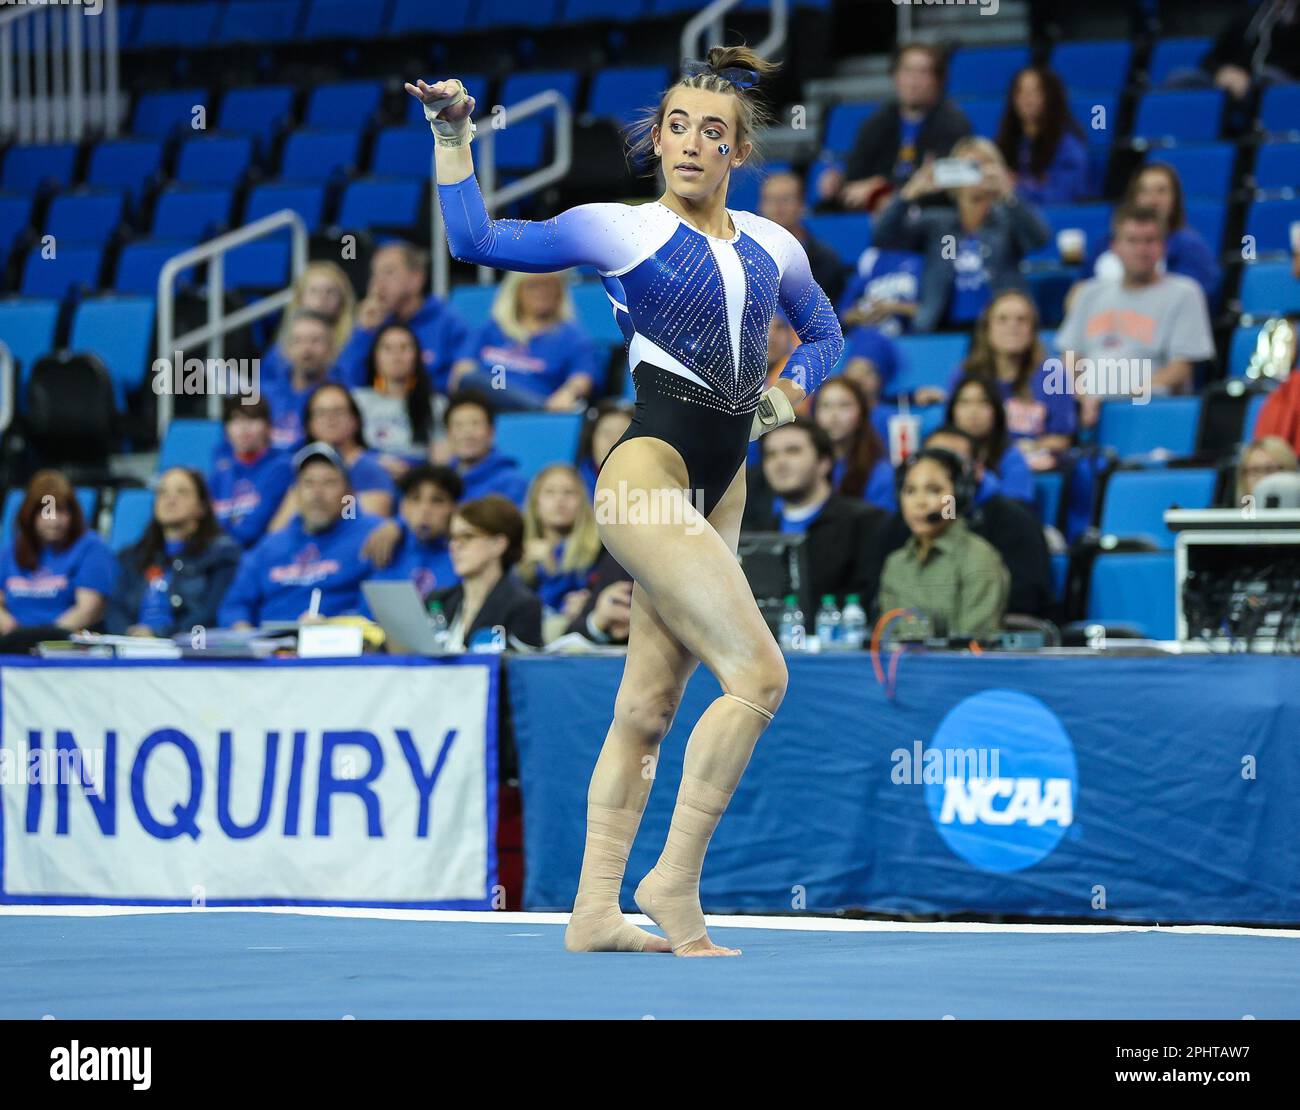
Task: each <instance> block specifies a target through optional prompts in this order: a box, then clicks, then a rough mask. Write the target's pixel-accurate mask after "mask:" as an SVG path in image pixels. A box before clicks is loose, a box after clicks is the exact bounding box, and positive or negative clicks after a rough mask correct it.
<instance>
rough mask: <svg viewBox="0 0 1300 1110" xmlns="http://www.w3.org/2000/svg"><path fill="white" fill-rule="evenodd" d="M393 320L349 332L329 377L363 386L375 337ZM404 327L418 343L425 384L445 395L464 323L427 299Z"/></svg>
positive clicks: (440, 303)
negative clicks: (425, 379)
mask: <svg viewBox="0 0 1300 1110" xmlns="http://www.w3.org/2000/svg"><path fill="white" fill-rule="evenodd" d="M395 319H396V318H395V317H392V316H390V317H389V318H388V319H387V320H385V321H384V323H383V324H381V325H380V326H379V327H378V328H375V329H371V328H353V329H352V334H351V336H349V337H348V341H347V343H346V344H344V347H343V350H342V351H340V352H339V359H338V363H337V364H336V365H335V368H334V375H333V376H335V377H336V378H337V380H338V381H341V382H342V383H343V384H344V385H346V386H349V387H353V386H363V385H367V384H368V383H367V382H366V362H367V360H368V359H369V357H370V348H371V346H372V344H373V343H374V341H375V336H377V335H378V334H379V332H380V331H381V330H383V328H384V327H385V326H386V325H388V324H391V323H393V322H394V321H395ZM405 323H406V325H407V327H409V328H410V329H411V330H412V331H413V332H415V338H416V339H417V340H419V343H420V357H421V359H422V360H423V361H424V369H425V372H426V373H427V374H428V375H429V384H430V385H432V386H433V388H434V389H435V390H436V391H437V392H439V393H446V392H447V379H448V377H449V376H450V374H451V366H452V363H453V362H454V361H455V359H456V353H457V352H458V351H459V350H460V349H461V347H462V346H463V345H464V343H465V335H466V332H467V331H468V328H467V326H466V324H465V321H464V320H463V319H462V318H461V316H460V314H459V313H458V312H456V310H455V309H453V308H451V307H450V306H449V305H448V304H447V303H446V302H445V301H443V300H441V299H439V298H438V297H430V298H429V299H428V300H427V301H425V302H424V304H423V305H422V306H421V307H420V308H419V310H418V311H417V312H416V313H415V315H414V316H412V317H411V318H410V319H409V320H407V321H405Z"/></svg>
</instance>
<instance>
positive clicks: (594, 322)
mask: <svg viewBox="0 0 1300 1110" xmlns="http://www.w3.org/2000/svg"><path fill="white" fill-rule="evenodd" d="M570 292H571V293H572V295H573V310H574V312H575V313H576V314H577V318H578V323H580V324H581V325H582V326H583V327H584V328H586V329H587V334H588V335H590V336H591V338H592V340H594V341H595V342H597V343H604V344H605V345H607V346H610V347H621V346H623V333H622V332H621V331H620V330H619V327H618V324H617V323H616V322H615V320H614V311H613V306H612V305H611V304H610V303H609V297H608V296H607V295H606V293H605V287H604V286H603V285H601V284H600V282H598V281H584V282H579V283H577V284H576V285H573V286H571V287H570Z"/></svg>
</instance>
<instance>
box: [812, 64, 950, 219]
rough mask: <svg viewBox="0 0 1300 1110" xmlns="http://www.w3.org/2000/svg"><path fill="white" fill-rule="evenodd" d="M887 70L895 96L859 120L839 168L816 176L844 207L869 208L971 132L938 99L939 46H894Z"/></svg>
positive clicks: (825, 195)
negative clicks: (922, 164) (933, 156)
mask: <svg viewBox="0 0 1300 1110" xmlns="http://www.w3.org/2000/svg"><path fill="white" fill-rule="evenodd" d="M892 73H893V78H894V98H893V99H892V100H891V101H890V102H889V103H888V104H885V105H884V106H883V107H881V108H880V109H879V110H878V111H877V112H875V113H874V114H873V115H871V116H870V117H869V118H868V119H866V120H864V121H863V123H862V126H861V127H860V128H859V129H858V135H857V139H856V140H855V141H854V143H853V150H852V151H851V152H850V153H849V156H848V161H847V163H846V165H845V167H844V170H843V172H841V171H839V170H828V171H826V172H825V173H823V175H822V176H821V178H820V179H819V180H818V182H817V192H818V196H819V197H820V198H821V199H822V200H829V199H831V198H835V199H837V200H838V202H839V203H840V205H842V206H843V207H844V208H851V209H867V208H872V207H874V206H875V205H876V204H877V203H879V201H880V200H882V199H883V198H884V197H885V196H887V195H888V193H889V192H890V190H892V189H894V188H896V187H897V186H900V185H902V183H903V182H904V181H906V180H907V179H908V178H909V177H910V176H911V175H912V174H913V173H914V172H915V170H916V168H917V166H919V165H920V164H921V162H922V160H923V159H925V158H926V157H927V156H930V155H935V154H942V153H943V152H944V151H946V150H949V149H950V148H951V147H952V145H953V143H955V142H956V141H957V140H958V139H960V138H961V137H962V136H963V135H969V134H970V133H971V126H970V120H968V119H967V118H966V114H965V113H964V112H963V111H962V110H961V109H960V108H958V107H957V105H956V104H954V103H953V102H952V101H951V100H945V99H944V98H943V87H944V84H945V83H946V82H947V79H948V76H947V60H946V59H945V57H944V55H943V53H942V51H941V50H940V49H939V48H938V47H935V46H930V45H927V44H925V43H909V44H907V45H905V46H901V47H898V48H897V49H896V50H895V51H894V58H893V68H892ZM846 179H847V180H846Z"/></svg>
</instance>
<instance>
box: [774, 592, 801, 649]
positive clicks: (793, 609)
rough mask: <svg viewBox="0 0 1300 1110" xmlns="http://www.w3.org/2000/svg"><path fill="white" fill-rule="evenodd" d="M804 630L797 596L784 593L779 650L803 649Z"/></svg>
mask: <svg viewBox="0 0 1300 1110" xmlns="http://www.w3.org/2000/svg"><path fill="white" fill-rule="evenodd" d="M805 632H806V630H805V628H804V623H803V612H802V611H801V610H800V608H799V601H798V598H796V597H795V595H794V594H786V595H785V608H784V609H783V610H782V611H781V636H780V644H781V650H782V651H803V650H804V642H803V641H804V634H805Z"/></svg>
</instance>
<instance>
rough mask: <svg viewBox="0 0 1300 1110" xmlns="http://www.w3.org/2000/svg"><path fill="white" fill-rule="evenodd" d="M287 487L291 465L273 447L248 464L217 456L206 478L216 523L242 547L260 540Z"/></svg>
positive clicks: (234, 458)
mask: <svg viewBox="0 0 1300 1110" xmlns="http://www.w3.org/2000/svg"><path fill="white" fill-rule="evenodd" d="M291 485H293V462H292V461H291V459H290V457H289V455H288V453H287V452H284V451H277V450H275V449H274V448H270V449H268V450H266V451H263V452H262V453H261V454H260V455H258V456H256V457H255V458H253V459H250V460H248V461H244V460H242V459H240V458H238V457H237V456H235V455H233V454H231V453H230V452H229V451H227V452H226V453H224V454H219V455H218V456H217V458H216V461H215V462H214V463H213V464H212V473H211V474H210V475H209V476H208V489H209V490H210V491H211V494H212V509H213V512H215V513H216V516H217V523H218V524H220V525H221V527H222V528H223V529H224V530H225V531H226V532H227V533H228V534H229V535H231V536H232V537H233V538H234V539H235V540H236V541H237V542H238V543H239V545H240V546H241V547H245V548H247V547H252V546H253V544H255V543H257V541H258V540H260V539H261V538H262V535H263V533H265V532H266V526H267V525H268V524H270V523H271V518H272V517H273V516H274V515H275V511H276V509H278V508H279V507H280V502H281V501H283V500H284V495H285V493H286V492H287V491H288V489H289V487H290V486H291Z"/></svg>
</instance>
